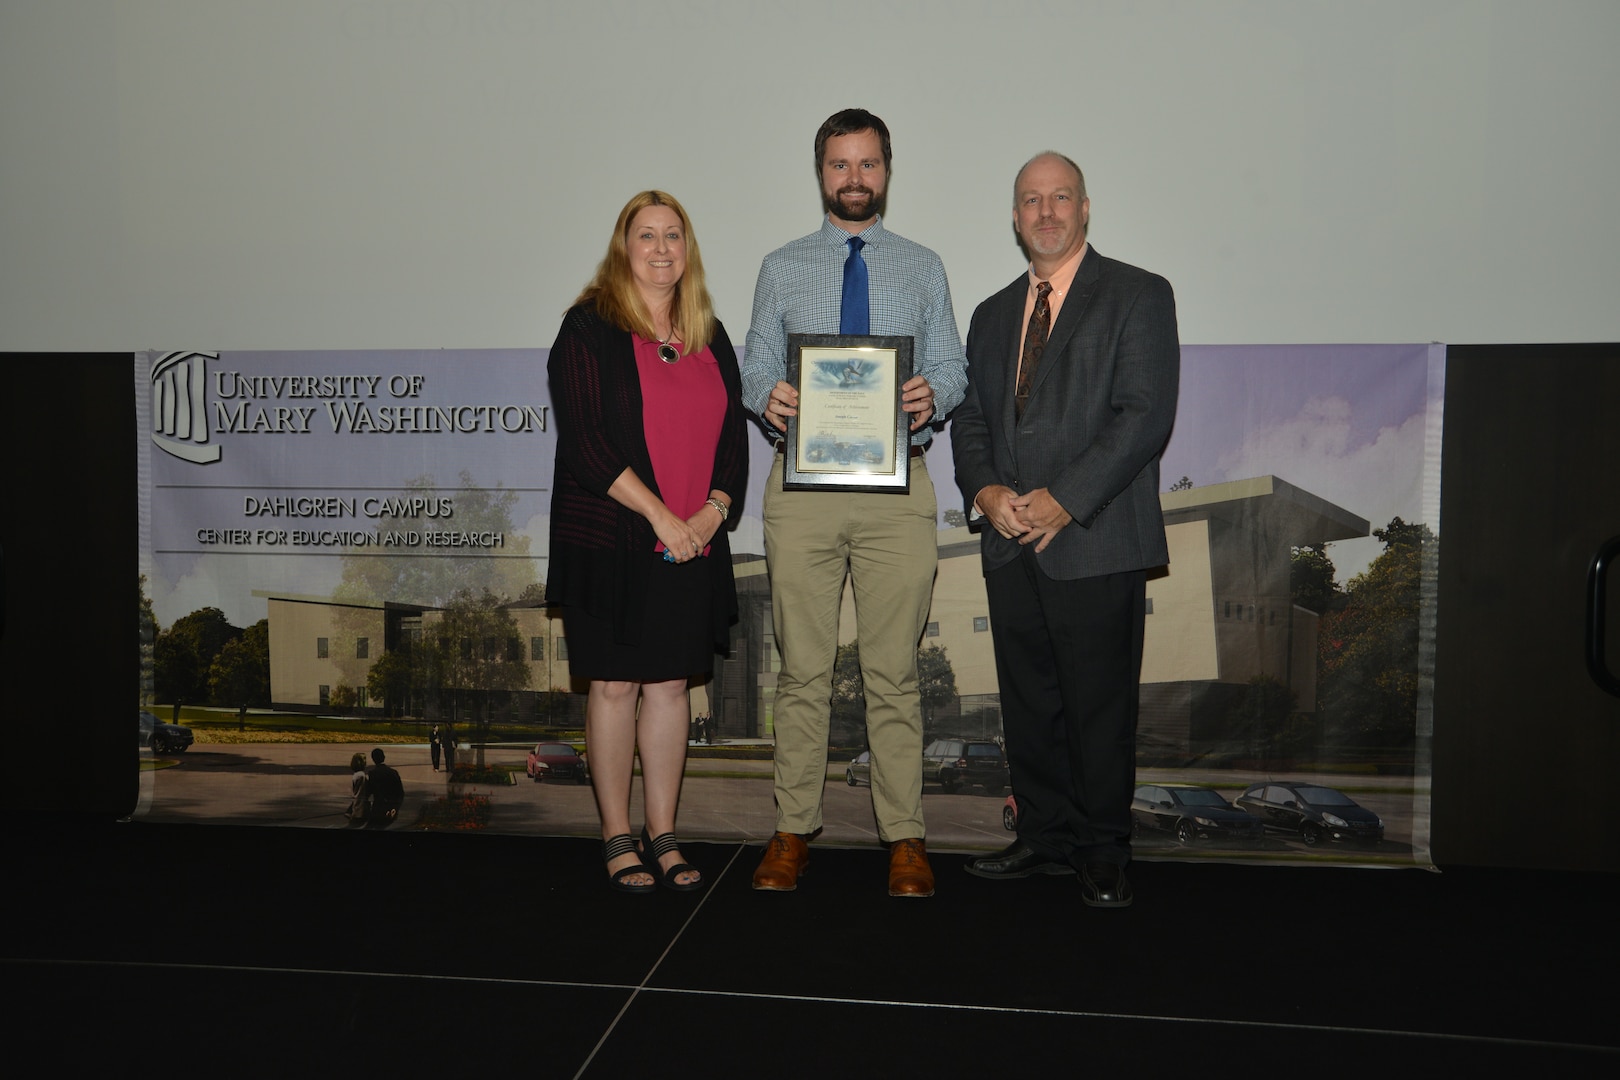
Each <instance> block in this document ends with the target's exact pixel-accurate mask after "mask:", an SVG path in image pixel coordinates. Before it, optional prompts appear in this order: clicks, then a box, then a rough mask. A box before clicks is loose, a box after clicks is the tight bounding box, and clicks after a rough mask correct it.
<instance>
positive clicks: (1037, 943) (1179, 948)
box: [0, 819, 1620, 1077]
mask: <svg viewBox="0 0 1620 1080" xmlns="http://www.w3.org/2000/svg"><path fill="white" fill-rule="evenodd" d="M13 837H14V840H13V842H12V843H11V844H10V845H9V846H10V848H11V851H12V853H13V857H12V858H9V859H8V860H7V863H8V873H7V875H6V879H7V882H8V888H7V890H6V891H7V893H8V894H9V904H8V907H9V908H10V911H11V918H10V919H9V920H8V925H9V927H10V931H9V933H7V934H6V935H5V938H6V946H5V948H4V950H3V961H0V971H3V972H4V980H5V983H4V988H5V990H6V998H7V999H8V1001H9V1004H7V1005H5V1006H4V1007H3V1009H0V1015H3V1016H4V1017H5V1019H4V1023H3V1027H4V1028H5V1029H8V1031H9V1035H10V1038H9V1039H8V1044H9V1045H11V1046H13V1047H15V1048H22V1047H36V1048H38V1049H40V1050H42V1051H44V1053H45V1054H46V1058H47V1060H48V1061H51V1062H53V1063H55V1064H54V1065H53V1066H52V1067H53V1068H57V1067H61V1068H66V1069H67V1070H68V1071H69V1073H71V1074H75V1075H83V1074H84V1072H85V1070H86V1069H87V1068H90V1067H104V1068H109V1069H114V1070H118V1073H117V1074H119V1075H122V1074H123V1073H125V1072H128V1071H133V1070H135V1069H137V1068H139V1069H140V1071H142V1072H146V1071H155V1072H158V1073H159V1074H160V1075H162V1074H169V1075H192V1074H194V1073H196V1072H200V1071H202V1070H204V1069H206V1070H208V1071H210V1072H214V1071H224V1072H226V1073H227V1074H247V1075H281V1074H284V1073H286V1071H287V1070H288V1069H300V1070H302V1071H305V1072H309V1071H313V1072H314V1073H315V1074H316V1075H326V1074H328V1073H330V1074H340V1073H359V1074H363V1075H385V1074H389V1073H391V1074H392V1075H399V1076H416V1075H423V1074H426V1073H428V1072H434V1073H438V1072H441V1071H444V1070H455V1071H456V1072H455V1074H456V1075H461V1074H482V1073H484V1072H486V1071H487V1072H490V1073H496V1072H500V1073H507V1072H510V1071H511V1070H519V1074H520V1075H540V1076H559V1077H566V1076H576V1075H583V1076H591V1077H596V1076H603V1077H606V1076H630V1075H664V1076H695V1075H709V1076H716V1077H731V1076H754V1075H763V1076H781V1077H798V1076H828V1075H847V1076H853V1077H866V1076H873V1077H891V1076H895V1077H906V1076H933V1077H955V1076H974V1077H983V1076H987V1075H997V1074H1001V1073H1011V1072H1014V1071H1016V1070H1021V1069H1023V1068H1026V1067H1030V1066H1041V1065H1048V1064H1053V1065H1057V1066H1058V1067H1060V1068H1063V1069H1066V1070H1068V1071H1069V1072H1078V1071H1080V1070H1089V1069H1093V1068H1102V1069H1107V1070H1109V1071H1108V1073H1107V1075H1113V1076H1117V1075H1122V1070H1123V1069H1124V1068H1131V1069H1132V1071H1138V1070H1140V1071H1146V1070H1150V1069H1152V1070H1157V1069H1163V1068H1166V1067H1170V1068H1173V1069H1176V1070H1177V1071H1178V1072H1179V1071H1180V1070H1190V1071H1196V1072H1198V1073H1199V1074H1201V1075H1209V1076H1227V1075H1238V1074H1240V1073H1245V1074H1246V1073H1248V1072H1250V1070H1253V1069H1255V1068H1256V1067H1264V1066H1273V1067H1275V1066H1283V1067H1286V1068H1288V1069H1289V1072H1288V1073H1287V1074H1286V1075H1289V1076H1306V1077H1333V1076H1344V1075H1356V1074H1363V1073H1365V1072H1366V1071H1367V1070H1371V1069H1388V1068H1391V1067H1394V1068H1397V1069H1403V1070H1404V1069H1405V1068H1407V1067H1410V1066H1413V1065H1419V1064H1421V1065H1430V1064H1444V1065H1451V1066H1461V1067H1468V1066H1475V1065H1477V1066H1479V1067H1482V1068H1484V1067H1491V1068H1492V1069H1493V1071H1494V1070H1496V1069H1503V1068H1515V1067H1522V1068H1526V1069H1534V1070H1537V1074H1538V1075H1548V1074H1549V1073H1548V1070H1556V1072H1554V1073H1552V1074H1553V1075H1557V1074H1562V1073H1563V1072H1564V1071H1565V1070H1566V1069H1567V1070H1573V1069H1574V1068H1576V1067H1582V1066H1592V1065H1596V1066H1598V1067H1599V1068H1604V1066H1603V1065H1602V1063H1603V1062H1604V1061H1608V1062H1609V1065H1608V1066H1607V1067H1608V1068H1612V1067H1614V1066H1615V1064H1616V1063H1620V1024H1617V1023H1616V1020H1615V1011H1614V1003H1615V1000H1616V997H1615V993H1614V989H1613V987H1614V975H1615V971H1616V960H1617V959H1620V944H1617V943H1620V935H1617V934H1616V932H1615V928H1614V923H1613V917H1614V912H1615V910H1616V899H1617V898H1620V888H1617V885H1620V879H1617V878H1616V877H1615V876H1612V875H1594V874H1577V873H1548V872H1532V871H1501V870H1478V869H1456V870H1448V871H1446V872H1444V873H1431V872H1427V871H1421V870H1352V869H1344V868H1331V867H1275V866H1235V865H1223V864H1210V863H1174V862H1141V861H1139V862H1137V863H1136V864H1135V865H1134V866H1133V867H1132V870H1131V879H1132V882H1133V884H1134V885H1135V887H1136V893H1137V900H1136V904H1135V906H1134V907H1132V908H1130V909H1128V910H1124V911H1097V910H1092V909H1088V908H1086V907H1084V906H1083V905H1082V904H1081V903H1080V900H1079V895H1078V894H1079V889H1078V886H1077V885H1076V884H1075V883H1074V880H1073V879H1072V878H1052V877H1034V878H1030V879H1028V880H1024V881H1012V882H990V881H982V880H980V879H977V878H974V877H970V876H969V875H968V874H966V873H964V872H963V864H964V862H965V861H966V858H967V857H966V856H964V855H952V854H935V855H934V856H933V862H934V867H935V871H936V873H937V875H938V878H939V892H938V895H937V896H935V897H933V898H932V899H929V900H895V899H891V898H890V897H889V896H887V895H886V893H885V890H884V887H883V881H884V869H885V865H886V863H885V856H884V854H883V853H882V852H881V851H879V850H877V849H873V850H850V849H830V848H822V847H819V846H813V847H812V855H811V865H810V869H809V872H808V873H807V874H806V876H805V878H804V880H803V882H802V884H801V886H800V888H799V890H798V891H797V892H794V893H787V894H760V893H755V892H753V891H752V890H751V889H750V888H749V875H750V873H751V872H752V870H753V866H754V863H755V861H756V859H757V858H758V855H759V850H760V849H759V848H758V847H757V846H744V845H739V844H718V843H708V844H703V843H689V844H687V845H685V847H684V850H685V851H686V853H687V855H688V857H689V858H691V859H692V861H693V862H695V863H697V864H698V865H699V866H700V867H701V868H702V869H703V870H704V871H705V872H706V873H707V875H708V877H709V881H710V887H709V888H708V889H706V890H704V891H702V892H699V893H696V894H677V893H673V892H668V891H663V892H660V893H658V894H657V895H653V896H646V897H631V896H622V895H618V894H614V893H611V892H609V890H608V888H607V885H606V875H605V874H604V873H603V871H602V868H601V863H600V857H599V845H597V844H595V843H591V842H588V841H583V840H576V839H538V838H523V837H513V836H494V835H478V834H459V835H447V834H433V833H406V832H380V833H378V832H345V831H341V830H313V829H312V830H304V829H287V828H242V827H234V826H214V825H162V824H153V823H142V822H133V823H112V822H83V821H78V822H74V821H69V822H51V823H43V822H30V821H27V820H26V819H25V820H23V821H20V822H17V823H15V828H14V830H13ZM142 1063H144V1065H143V1064H142ZM385 1070H386V1072H385ZM1067 1074H1068V1073H1067V1072H1066V1073H1065V1075H1067ZM1255 1075H1258V1076H1267V1075H1282V1074H1275V1073H1256V1074H1255Z"/></svg>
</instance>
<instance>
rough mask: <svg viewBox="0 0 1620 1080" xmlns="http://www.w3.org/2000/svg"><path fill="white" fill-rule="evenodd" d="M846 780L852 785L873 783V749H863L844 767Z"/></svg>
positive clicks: (869, 784)
mask: <svg viewBox="0 0 1620 1080" xmlns="http://www.w3.org/2000/svg"><path fill="white" fill-rule="evenodd" d="M844 781H845V783H847V784H849V786H850V787H857V786H859V785H861V784H866V785H867V786H868V787H870V786H871V784H872V751H870V750H862V751H861V752H860V753H859V754H856V755H855V757H854V758H853V759H852V760H851V761H850V763H849V765H848V766H846V767H845V769H844Z"/></svg>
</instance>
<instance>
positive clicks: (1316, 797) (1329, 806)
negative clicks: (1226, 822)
mask: <svg viewBox="0 0 1620 1080" xmlns="http://www.w3.org/2000/svg"><path fill="white" fill-rule="evenodd" d="M1237 805H1238V808H1239V809H1241V810H1246V811H1248V812H1249V813H1251V814H1253V815H1254V816H1255V817H1257V818H1259V819H1260V820H1261V821H1262V822H1263V823H1264V824H1265V827H1266V829H1267V831H1269V832H1278V833H1287V834H1290V835H1292V836H1296V837H1298V838H1299V839H1301V840H1303V841H1305V843H1307V844H1311V845H1313V846H1314V845H1316V844H1320V843H1321V842H1322V841H1323V840H1331V841H1333V842H1335V843H1349V844H1376V843H1379V842H1380V841H1382V840H1383V839H1384V822H1383V820H1382V819H1380V818H1379V816H1378V815H1377V814H1375V813H1373V812H1372V811H1371V810H1368V809H1367V808H1366V807H1364V806H1360V805H1358V804H1357V803H1356V801H1355V800H1354V799H1352V798H1351V797H1350V796H1348V795H1346V794H1345V793H1344V792H1342V791H1335V790H1334V789H1333V788H1330V787H1322V786H1320V785H1318V784H1293V783H1266V784H1252V785H1250V787H1249V789H1248V790H1247V791H1245V792H1244V793H1243V794H1242V795H1239V796H1238V797H1237Z"/></svg>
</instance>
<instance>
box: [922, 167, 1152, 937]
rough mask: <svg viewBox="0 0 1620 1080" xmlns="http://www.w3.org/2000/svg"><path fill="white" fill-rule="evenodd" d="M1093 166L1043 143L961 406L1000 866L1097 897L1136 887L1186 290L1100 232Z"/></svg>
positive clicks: (980, 318)
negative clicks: (979, 563)
mask: <svg viewBox="0 0 1620 1080" xmlns="http://www.w3.org/2000/svg"><path fill="white" fill-rule="evenodd" d="M1090 215H1091V201H1090V200H1089V199H1087V198H1086V186H1085V177H1084V176H1083V175H1081V172H1080V168H1079V166H1077V165H1076V164H1075V163H1074V162H1073V161H1071V160H1069V159H1068V158H1066V157H1064V156H1063V155H1061V154H1057V153H1051V152H1048V153H1044V154H1038V155H1036V156H1035V157H1034V158H1031V159H1030V161H1029V162H1028V163H1027V164H1025V166H1024V167H1023V168H1022V169H1021V170H1019V173H1018V178H1017V180H1016V181H1015V182H1014V184H1013V224H1014V226H1015V228H1016V229H1017V232H1018V238H1019V241H1020V243H1021V244H1022V246H1023V248H1024V251H1025V253H1026V254H1027V255H1028V256H1029V260H1030V265H1029V272H1028V273H1027V274H1022V275H1020V276H1019V277H1018V280H1016V281H1014V282H1013V283H1012V284H1011V285H1009V286H1007V288H1005V289H1003V290H1001V291H1000V292H999V293H997V294H995V295H994V296H992V297H990V299H988V300H986V301H985V302H984V303H982V304H980V305H979V307H978V309H977V310H976V311H974V313H973V322H972V324H971V327H970V329H969V331H968V342H967V355H968V389H967V397H966V398H965V399H964V400H963V402H962V404H961V406H960V407H958V409H957V410H956V413H955V415H954V416H953V417H952V421H951V447H952V451H953V453H954V455H955V458H956V482H957V486H959V487H960V488H961V489H962V494H963V496H964V497H965V498H966V500H967V502H968V508H969V510H970V512H971V513H972V515H973V516H974V517H975V518H978V517H981V516H982V517H983V518H984V519H986V520H987V521H988V522H989V525H990V526H991V527H990V528H986V529H984V530H983V534H982V541H981V542H982V554H983V564H984V579H985V590H986V592H987V593H988V595H989V600H990V625H991V630H992V632H993V638H994V642H995V652H996V674H997V678H998V680H999V682H1000V685H1001V704H1002V718H1003V724H1004V727H1005V731H1006V735H1007V757H1008V762H1009V764H1010V766H1011V769H1012V786H1013V792H1014V794H1015V795H1016V796H1017V798H1018V839H1017V840H1016V841H1015V842H1013V843H1012V844H1011V845H1009V846H1008V847H1007V848H1006V849H1004V850H1002V851H1000V852H997V853H996V854H994V855H989V856H984V857H981V858H978V859H975V860H973V861H972V862H971V863H969V864H968V872H969V873H972V874H976V875H978V876H980V877H988V878H1021V877H1028V876H1030V875H1031V874H1038V873H1040V874H1067V873H1070V872H1071V871H1077V872H1078V874H1079V880H1080V885H1081V890H1082V891H1081V898H1082V899H1083V900H1084V901H1085V902H1086V903H1087V904H1089V905H1091V906H1093V907H1125V906H1127V905H1128V904H1130V902H1131V887H1130V883H1129V882H1128V881H1127V880H1126V878H1125V872H1124V871H1125V865H1126V864H1127V863H1128V862H1129V861H1130V853H1131V849H1130V833H1131V790H1132V786H1133V784H1134V779H1135V770H1136V760H1135V758H1136V713H1137V700H1138V684H1139V682H1140V679H1141V670H1142V632H1143V625H1144V620H1145V615H1146V607H1147V601H1146V590H1147V571H1148V570H1149V569H1151V568H1154V567H1159V566H1163V565H1164V564H1166V563H1167V562H1169V551H1168V549H1167V547H1166V545H1165V535H1164V516H1163V513H1162V512H1161V510H1160V508H1159V453H1160V451H1161V450H1162V449H1163V447H1164V443H1165V440H1166V439H1167V438H1168V437H1169V434H1170V427H1171V423H1172V422H1173V420H1174V419H1175V413H1176V389H1177V384H1178V381H1179V378H1180V363H1181V349H1180V343H1179V342H1178V340H1177V334H1176V307H1175V297H1174V294H1173V293H1172V292H1171V289H1170V283H1169V282H1167V281H1166V280H1165V279H1164V278H1162V277H1159V276H1158V275H1156V274H1150V273H1148V272H1147V271H1145V270H1140V269H1137V268H1136V267H1134V266H1127V265H1126V264H1125V263H1121V262H1115V261H1114V260H1112V259H1107V258H1104V257H1103V256H1102V255H1100V254H1098V253H1097V252H1096V251H1095V250H1093V249H1091V248H1090V247H1089V245H1088V244H1087V243H1086V228H1087V225H1088V223H1089V221H1090Z"/></svg>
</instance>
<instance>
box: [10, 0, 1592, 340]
mask: <svg viewBox="0 0 1620 1080" xmlns="http://www.w3.org/2000/svg"><path fill="white" fill-rule="evenodd" d="M1617 47H1620V4H1616V3H1614V2H1613V0H1589V2H1579V0H1541V2H1536V3H1531V2H1510V0H1498V2H1494V3H1491V2H1484V0H1449V2H1448V0H1393V2H1386V0H1344V2H1311V0H1247V2H1238V0H1228V2H1196V0H1141V2H1134V3H1133V2H1109V3H1099V2H1086V0H1004V2H1002V3H998V4H994V5H990V4H980V3H968V2H964V0H928V2H925V0H909V2H884V0H866V2H849V0H823V2H819V3H813V4H811V3H797V4H789V5H785V6H782V7H777V6H775V5H766V4H764V3H744V2H739V0H693V2H682V0H595V2H594V3H589V4H586V3H561V2H558V3H545V2H530V0H123V2H120V0H0V349H6V350H22V349H43V350H114V351H122V350H125V349H129V350H134V349H141V348H179V347H195V348H224V349H244V348H313V347H332V348H370V347H396V346H398V347H434V346H457V347H496V346H535V345H549V344H550V343H551V340H552V337H553V335H554V333H555V331H556V326H557V322H558V318H559V316H560V314H561V312H562V310H563V309H564V308H565V307H566V306H567V304H568V302H569V301H570V300H571V299H572V298H573V296H574V294H575V292H576V291H577V290H578V288H579V286H580V285H581V284H582V283H583V282H584V281H585V279H586V278H587V277H588V276H589V274H590V272H591V270H592V269H593V267H594V265H595V263H596V261H597V259H599V258H600V256H601V253H602V250H603V248H604V247H605V245H606V242H607V239H608V233H609V231H610V229H611V227H612V223H613V219H614V217H615V215H616V213H617V211H618V209H619V207H620V206H621V205H622V204H623V202H624V201H625V199H626V198H628V197H629V195H630V194H632V193H633V192H634V191H636V190H638V189H641V188H644V187H649V186H657V187H663V188H666V189H668V190H670V191H672V192H674V193H675V194H676V195H677V196H678V197H679V198H680V199H681V200H682V201H683V202H685V203H686V205H687V208H688V209H689V210H690V211H691V212H692V215H693V218H694V221H695V224H696V230H697V234H698V237H699V239H700V241H701V243H702V246H703V253H704V258H705V262H706V263H707V265H708V268H709V271H710V282H711V287H712V290H713V292H714V295H715V300H716V304H717V306H718V308H719V311H720V315H721V317H722V318H723V319H725V320H726V321H727V322H728V324H729V326H730V328H731V330H732V332H733V336H734V337H737V338H740V337H741V335H742V331H743V329H744V328H745V327H746V324H747V322H748V312H749V306H750V301H751V296H752V292H753V282H754V275H755V272H756V271H757V269H758V266H759V260H760V257H761V256H762V255H763V254H764V253H765V252H766V251H767V250H768V249H770V248H772V247H775V246H777V245H778V244H780V243H782V242H784V241H786V240H789V239H791V238H793V237H795V236H799V235H802V234H804V233H806V232H809V231H810V230H811V229H813V228H814V227H815V226H816V222H817V215H818V212H819V204H818V201H817V192H816V186H815V180H814V177H813V175H812V169H811V140H812V137H813V135H814V133H815V129H816V127H817V125H818V124H819V123H820V122H821V120H822V119H823V118H825V117H826V115H827V114H828V113H830V112H832V111H834V110H835V109H838V108H842V107H844V106H847V105H862V106H865V107H868V108H870V109H872V110H874V111H875V112H877V113H878V114H879V115H881V116H883V117H884V118H885V119H886V120H887V121H888V123H889V125H890V127H891V128H892V129H893V131H894V136H895V176H894V179H893V183H892V186H891V198H890V213H889V217H888V221H889V223H890V224H891V225H892V226H894V227H895V228H896V229H897V230H899V231H900V232H902V233H905V234H906V235H908V236H910V237H912V238H913V239H916V240H919V241H921V242H923V243H925V244H928V245H929V246H931V247H934V248H935V249H936V250H938V251H939V252H940V254H941V255H942V256H943V257H944V259H945V264H946V267H947V270H948V271H949V273H950V275H951V279H952V284H953V291H954V294H955V297H956V306H957V317H958V320H959V321H960V322H961V323H962V324H963V325H964V326H965V325H966V322H967V319H968V316H969V315H970V314H971V312H972V309H973V306H974V305H975V304H976V303H977V302H978V301H979V300H980V299H982V298H983V297H984V296H986V295H988V294H989V293H990V292H992V291H993V290H994V289H996V288H997V287H999V286H1000V285H1002V284H1004V283H1005V282H1006V281H1008V280H1011V278H1012V277H1013V276H1014V275H1015V274H1017V273H1018V272H1019V270H1020V268H1021V261H1020V257H1019V255H1018V252H1017V249H1016V248H1015V246H1014V244H1013V238H1012V233H1011V229H1010V225H1009V221H1010V192H1009V188H1010V185H1011V181H1012V177H1013V174H1014V172H1015V171H1016V169H1017V167H1018V165H1019V164H1020V163H1022V161H1023V160H1024V159H1025V158H1027V157H1028V156H1030V155H1031V154H1032V153H1034V152H1035V151H1037V150H1040V149H1044V148H1046V147H1053V148H1057V149H1060V150H1063V151H1066V152H1068V153H1069V154H1071V155H1072V156H1073V157H1075V158H1076V159H1078V160H1079V161H1080V163H1081V164H1082V165H1083V166H1084V167H1085V169H1086V172H1087V178H1088V181H1089V185H1090V189H1091V196H1092V214H1093V228H1092V234H1091V235H1092V240H1093V242H1094V243H1095V244H1096V246H1097V247H1098V248H1099V249H1100V250H1102V251H1104V252H1105V253H1107V254H1110V255H1113V256H1115V257H1118V258H1122V259H1125V260H1127V261H1130V262H1136V263H1139V264H1141V265H1144V266H1147V267H1149V268H1151V269H1154V270H1157V271H1160V272H1162V273H1164V274H1165V275H1166V276H1168V277H1169V278H1170V279H1171V281H1172V282H1173V283H1174V284H1175V286H1176V290H1177V294H1178V298H1179V302H1180V312H1181V330H1182V339H1183V340H1184V341H1187V342H1198V343H1242V342H1379V341H1424V340H1442V341H1448V342H1458V343H1468V342H1492V341H1503V342H1508V341H1512V342H1522V341H1571V340H1608V341H1612V340H1617V339H1620V303H1617V302H1616V292H1617V286H1620V213H1617V212H1616V206H1615V203H1616V202H1617V198H1616V195H1615V192H1616V190H1617V188H1620V64H1617V63H1615V62H1614V59H1613V57H1614V54H1615V52H1616V49H1617Z"/></svg>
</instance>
